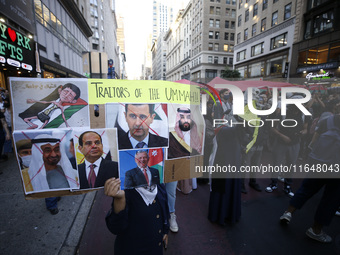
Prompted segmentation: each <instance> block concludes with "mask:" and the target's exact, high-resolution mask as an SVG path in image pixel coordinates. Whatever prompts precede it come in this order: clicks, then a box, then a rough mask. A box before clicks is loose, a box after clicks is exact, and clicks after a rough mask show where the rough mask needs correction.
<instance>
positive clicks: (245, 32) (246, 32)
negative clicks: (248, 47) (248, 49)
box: [243, 28, 248, 41]
mask: <svg viewBox="0 0 340 255" xmlns="http://www.w3.org/2000/svg"><path fill="white" fill-rule="evenodd" d="M247 39H248V28H247V29H245V30H244V36H243V40H244V41H245V40H247Z"/></svg>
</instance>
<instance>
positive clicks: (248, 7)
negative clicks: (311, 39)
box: [234, 0, 296, 79]
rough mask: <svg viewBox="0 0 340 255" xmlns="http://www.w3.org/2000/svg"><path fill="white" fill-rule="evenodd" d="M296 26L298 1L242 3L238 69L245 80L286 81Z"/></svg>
mask: <svg viewBox="0 0 340 255" xmlns="http://www.w3.org/2000/svg"><path fill="white" fill-rule="evenodd" d="M295 22H296V3H295V1H292V0H263V1H258V0H239V2H238V5H237V21H236V23H237V24H236V45H235V51H234V60H235V63H234V66H235V69H237V70H238V71H239V72H240V73H241V75H242V76H243V77H244V78H259V77H263V78H264V79H273V78H287V77H288V75H289V72H288V70H289V65H290V64H291V62H292V45H293V40H294V29H295Z"/></svg>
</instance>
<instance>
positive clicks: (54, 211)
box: [49, 208, 59, 215]
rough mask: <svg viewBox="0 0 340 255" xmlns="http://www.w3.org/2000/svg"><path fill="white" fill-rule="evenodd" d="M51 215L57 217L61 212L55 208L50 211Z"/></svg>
mask: <svg viewBox="0 0 340 255" xmlns="http://www.w3.org/2000/svg"><path fill="white" fill-rule="evenodd" d="M49 211H50V213H51V214H52V215H56V214H57V213H58V212H59V209H58V208H53V209H49Z"/></svg>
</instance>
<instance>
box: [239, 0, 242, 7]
mask: <svg viewBox="0 0 340 255" xmlns="http://www.w3.org/2000/svg"><path fill="white" fill-rule="evenodd" d="M241 6H242V0H238V8H239V9H241Z"/></svg>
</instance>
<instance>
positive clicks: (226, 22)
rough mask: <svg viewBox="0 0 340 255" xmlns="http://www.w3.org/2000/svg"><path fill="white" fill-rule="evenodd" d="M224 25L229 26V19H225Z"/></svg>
mask: <svg viewBox="0 0 340 255" xmlns="http://www.w3.org/2000/svg"><path fill="white" fill-rule="evenodd" d="M224 27H225V28H229V20H226V21H225V23H224Z"/></svg>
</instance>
